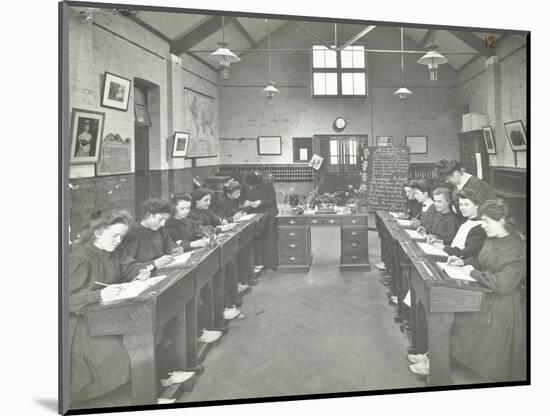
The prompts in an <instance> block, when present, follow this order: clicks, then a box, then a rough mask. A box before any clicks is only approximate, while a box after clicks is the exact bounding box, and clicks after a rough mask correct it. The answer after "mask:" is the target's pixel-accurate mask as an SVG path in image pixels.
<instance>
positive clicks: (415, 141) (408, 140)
mask: <svg viewBox="0 0 550 416" xmlns="http://www.w3.org/2000/svg"><path fill="white" fill-rule="evenodd" d="M405 146H409V149H410V154H426V153H428V136H405Z"/></svg>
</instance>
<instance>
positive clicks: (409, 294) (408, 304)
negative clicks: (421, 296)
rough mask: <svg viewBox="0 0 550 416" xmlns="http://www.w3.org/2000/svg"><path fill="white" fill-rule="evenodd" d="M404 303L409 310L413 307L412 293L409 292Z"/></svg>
mask: <svg viewBox="0 0 550 416" xmlns="http://www.w3.org/2000/svg"><path fill="white" fill-rule="evenodd" d="M403 303H404V304H405V305H407V306H408V307H409V308H410V307H411V291H410V290H409V291H408V292H407V294H406V295H405V298H404V299H403Z"/></svg>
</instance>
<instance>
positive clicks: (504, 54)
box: [457, 35, 527, 168]
mask: <svg viewBox="0 0 550 416" xmlns="http://www.w3.org/2000/svg"><path fill="white" fill-rule="evenodd" d="M495 55H496V56H497V57H498V61H497V62H496V63H493V64H491V65H489V66H486V59H485V58H483V57H479V58H477V59H475V60H474V61H472V62H471V63H470V64H468V65H467V66H466V67H465V68H464V69H462V70H461V71H460V72H459V74H458V86H457V101H458V105H459V108H460V109H461V110H462V112H476V113H483V114H487V116H488V117H489V121H490V123H491V126H492V128H493V134H494V138H495V142H496V148H497V154H496V155H491V156H489V164H490V165H491V166H505V167H519V168H526V167H527V166H526V162H527V160H526V152H517V153H516V155H514V152H513V151H512V149H511V147H510V143H509V141H508V136H507V135H506V131H505V129H504V123H507V122H509V121H515V120H522V121H523V124H524V125H526V120H527V102H526V99H527V89H526V88H527V80H526V76H527V74H526V58H527V56H526V49H525V41H524V39H523V38H521V37H519V36H516V35H509V36H508V37H506V38H505V39H503V41H502V42H500V43H497V48H496V50H495ZM516 159H517V160H516Z"/></svg>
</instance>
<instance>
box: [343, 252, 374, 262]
mask: <svg viewBox="0 0 550 416" xmlns="http://www.w3.org/2000/svg"><path fill="white" fill-rule="evenodd" d="M342 263H345V264H350V263H351V264H361V263H368V256H367V252H366V251H365V250H350V251H348V252H343V253H342Z"/></svg>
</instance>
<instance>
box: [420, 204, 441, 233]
mask: <svg viewBox="0 0 550 416" xmlns="http://www.w3.org/2000/svg"><path fill="white" fill-rule="evenodd" d="M436 216H437V211H436V209H435V205H434V204H431V205H430V206H429V208H428V209H427V210H426V211H425V212H424V211H420V224H421V225H422V227H424V229H425V230H430V229H431V228H432V226H433V223H434V220H435V217H436Z"/></svg>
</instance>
